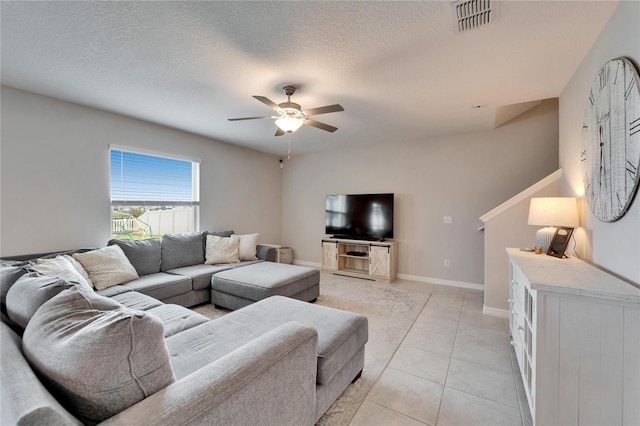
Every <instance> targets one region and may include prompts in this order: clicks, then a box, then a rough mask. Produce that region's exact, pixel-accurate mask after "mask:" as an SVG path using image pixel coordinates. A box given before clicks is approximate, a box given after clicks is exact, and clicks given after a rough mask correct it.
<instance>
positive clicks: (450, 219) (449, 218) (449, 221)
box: [442, 216, 453, 224]
mask: <svg viewBox="0 0 640 426" xmlns="http://www.w3.org/2000/svg"><path fill="white" fill-rule="evenodd" d="M442 222H443V223H447V224H449V223H453V219H452V217H451V216H445V217H444V218H443V219H442Z"/></svg>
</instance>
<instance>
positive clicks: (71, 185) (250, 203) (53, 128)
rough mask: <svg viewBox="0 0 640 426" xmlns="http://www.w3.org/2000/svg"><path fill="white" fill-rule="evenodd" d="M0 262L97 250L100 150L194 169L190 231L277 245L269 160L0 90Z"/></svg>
mask: <svg viewBox="0 0 640 426" xmlns="http://www.w3.org/2000/svg"><path fill="white" fill-rule="evenodd" d="M1 95H2V105H1V108H2V133H1V136H2V137H1V141H2V142H1V143H2V145H1V147H0V148H1V151H0V152H1V156H2V158H1V170H0V176H1V184H0V189H1V192H0V196H1V197H2V198H1V208H0V213H1V215H0V218H1V220H0V222H1V223H0V255H2V256H11V255H19V254H26V253H37V252H45V251H55V250H64V249H73V248H79V247H96V246H104V245H105V244H106V242H107V241H108V240H109V238H110V201H109V145H110V144H117V145H121V146H129V147H133V148H138V149H143V150H151V151H152V152H157V153H163V154H169V155H175V156H179V157H180V156H181V157H187V158H191V159H199V160H201V166H200V191H201V194H200V206H201V209H200V229H201V230H225V229H234V230H235V231H236V232H237V233H250V232H259V233H260V234H261V236H260V241H261V242H270V243H277V242H279V240H280V219H281V217H280V216H281V214H280V198H281V195H280V180H281V170H280V167H279V164H278V158H277V157H273V156H271V155H267V154H263V153H259V152H256V151H253V150H249V149H245V148H240V147H236V146H233V145H229V144H225V143H221V142H217V141H214V140H211V139H207V138H204V137H199V136H196V135H192V134H189V133H185V132H181V131H177V130H173V129H169V128H166V127H162V126H158V125H154V124H151V123H147V122H143V121H139V120H135V119H131V118H127V117H123V116H120V115H116V114H111V113H107V112H104V111H100V110H96V109H92V108H87V107H83V106H80V105H76V104H71V103H68V102H64V101H60V100H55V99H52V98H47V97H43V96H39V95H35V94H32V93H28V92H24V91H20V90H16V89H12V88H9V87H4V86H3V87H2V92H1Z"/></svg>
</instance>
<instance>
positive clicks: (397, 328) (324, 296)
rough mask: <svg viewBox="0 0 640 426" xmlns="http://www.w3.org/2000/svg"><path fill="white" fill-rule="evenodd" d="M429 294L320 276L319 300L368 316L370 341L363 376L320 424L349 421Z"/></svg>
mask: <svg viewBox="0 0 640 426" xmlns="http://www.w3.org/2000/svg"><path fill="white" fill-rule="evenodd" d="M429 297H430V295H429V294H425V293H413V292H408V291H405V290H401V289H396V288H393V284H392V285H389V284H379V283H376V282H373V281H368V280H361V279H355V278H348V277H341V276H336V275H330V274H322V275H321V279H320V297H319V298H318V301H317V302H316V303H318V304H319V305H323V306H331V307H333V308H338V309H342V310H345V311H351V312H356V313H359V314H362V315H365V316H366V317H367V318H368V319H369V341H368V342H367V346H366V349H365V361H364V371H363V372H362V377H361V378H360V380H358V381H357V382H356V383H354V384H352V385H351V386H349V387H348V388H347V389H346V390H345V392H344V393H343V394H342V395H341V396H340V397H339V398H338V399H337V400H336V402H334V403H333V405H332V406H331V407H330V408H329V410H327V412H326V413H325V414H324V416H322V418H321V419H320V420H319V421H318V425H321V426H334V425H335V426H342V425H348V424H349V422H350V421H351V419H352V418H353V416H354V415H355V414H356V411H358V408H359V407H360V404H362V402H363V401H364V399H365V397H366V396H367V394H368V393H369V391H370V390H371V388H372V387H373V384H374V383H375V382H376V380H377V379H378V377H379V376H380V374H381V373H382V371H383V370H384V368H385V367H386V365H387V364H388V363H389V360H390V359H391V357H392V356H393V354H394V353H395V351H396V349H397V348H398V346H399V345H400V342H402V339H403V338H404V336H405V335H406V334H407V332H408V331H409V328H411V325H412V324H413V322H414V321H415V319H416V318H417V316H418V314H419V313H420V311H421V310H422V308H423V307H424V305H425V304H426V303H427V301H428V300H429ZM195 310H196V311H197V312H199V313H201V314H203V315H205V316H207V317H208V318H218V317H220V316H222V315H224V314H226V313H228V312H229V311H227V310H224V309H215V308H214V307H213V305H210V304H208V305H202V306H198V307H196V308H195Z"/></svg>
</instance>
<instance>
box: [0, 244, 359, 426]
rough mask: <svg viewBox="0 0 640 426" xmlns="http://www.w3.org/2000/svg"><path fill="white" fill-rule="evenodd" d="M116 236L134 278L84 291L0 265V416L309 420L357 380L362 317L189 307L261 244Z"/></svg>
mask: <svg viewBox="0 0 640 426" xmlns="http://www.w3.org/2000/svg"><path fill="white" fill-rule="evenodd" d="M194 241H199V242H200V250H199V251H198V250H195V247H196V244H195V243H194ZM174 243H175V244H174ZM111 244H117V245H119V246H120V247H121V248H122V251H123V252H124V253H125V254H126V255H127V258H128V259H129V261H130V263H131V265H132V266H133V268H135V270H136V272H137V274H138V276H139V278H138V279H136V280H133V281H131V282H127V283H124V284H120V285H114V286H110V287H109V288H106V289H103V290H99V291H93V290H92V289H90V288H88V287H87V286H84V285H81V284H78V283H75V282H69V281H67V280H64V279H60V278H57V277H50V276H43V275H42V274H39V273H34V272H27V270H28V268H26V269H27V270H25V266H26V265H25V264H14V265H13V266H8V267H3V269H2V275H1V278H2V286H1V287H2V293H1V296H2V312H3V313H2V324H0V331H1V333H2V335H1V337H0V339H1V341H2V345H1V348H0V349H1V351H2V353H1V358H0V359H1V365H0V373H1V376H0V399H1V403H2V405H1V407H0V424H2V425H11V424H47V425H49V424H51V425H56V424H60V425H62V424H97V423H100V424H131V425H134V424H135V425H139V424H145V425H147V424H149V425H152V424H158V425H160V424H162V425H183V424H224V425H234V424H238V425H246V424H277V425H282V424H292V425H310V424H313V423H315V422H316V421H317V420H318V419H319V418H320V417H321V416H322V414H323V413H324V412H325V411H326V410H327V409H328V407H329V406H330V405H331V404H332V403H333V402H334V401H335V399H336V398H337V397H338V396H339V395H340V394H341V393H342V392H343V391H344V390H345V389H346V388H347V387H348V386H349V384H350V383H351V382H352V381H354V380H356V379H357V378H358V377H359V374H360V373H361V371H362V368H363V366H364V346H365V343H366V341H367V339H368V334H367V333H368V327H367V319H366V317H363V316H361V315H357V314H354V313H349V312H343V311H339V310H336V309H332V308H328V307H323V306H317V305H313V304H310V303H306V302H304V301H300V300H295V299H293V298H291V297H283V296H280V295H274V296H272V297H267V298H265V299H263V300H260V301H258V302H256V303H251V304H249V305H248V306H246V307H243V308H242V309H238V310H236V311H234V312H230V313H228V314H226V315H224V316H223V317H221V318H218V319H215V320H208V319H207V318H206V317H204V316H202V315H200V314H198V313H196V312H194V311H192V310H190V309H187V308H186V307H185V306H192V305H196V304H199V303H203V302H208V301H210V300H211V293H212V291H211V278H212V276H215V273H216V272H221V271H230V270H235V269H234V268H240V267H242V266H250V265H252V264H259V262H263V261H265V260H267V259H269V258H270V256H274V255H275V254H274V253H273V252H272V251H270V250H272V249H270V248H269V247H266V246H262V247H261V246H259V247H258V250H257V251H258V253H257V257H258V258H259V260H256V261H248V262H242V263H238V264H230V265H204V264H203V263H197V264H193V263H192V264H187V263H190V262H192V261H193V259H194V256H200V255H199V254H198V253H202V252H203V250H204V248H203V239H202V237H201V238H200V239H199V240H198V237H197V236H195V235H194V234H191V235H174V236H168V238H167V236H165V237H164V238H163V241H162V243H160V242H159V241H158V242H154V241H150V240H145V242H144V243H137V244H134V243H126V242H125V243H123V242H116V241H112V242H111ZM144 244H147V245H149V247H146V248H144V250H142V249H141V245H144ZM158 246H159V251H160V254H159V257H158V256H157V251H158ZM145 251H146V254H144V255H143V253H144V252H145ZM151 253H153V255H151ZM198 259H200V258H198ZM157 262H159V263H157ZM157 265H159V266H158V268H157V270H156V266H157ZM279 266H284V265H279ZM249 275H254V273H252V274H249ZM254 278H255V277H254ZM187 283H188V284H187ZM224 283H225V285H226V286H229V285H230V280H229V279H226V280H224ZM311 287H312V286H311ZM274 294H277V293H274ZM269 295H270V294H267V296H269ZM312 295H313V293H311V296H312ZM305 297H310V296H309V295H308V294H307V295H306V296H305ZM316 297H317V295H316ZM249 302H250V301H249ZM249 302H247V303H249Z"/></svg>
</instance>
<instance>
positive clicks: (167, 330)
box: [147, 304, 209, 337]
mask: <svg viewBox="0 0 640 426" xmlns="http://www.w3.org/2000/svg"><path fill="white" fill-rule="evenodd" d="M147 312H150V313H152V314H154V315H155V316H157V317H158V318H160V321H162V324H163V325H164V337H169V336H173V335H175V334H178V333H181V332H183V331H185V330H188V329H190V328H193V327H195V326H197V325H200V324H203V323H205V322H208V321H209V319H208V318H207V317H205V316H204V315H201V314H199V313H197V312H194V311H192V310H191V309H187V308H185V307H184V306H180V305H172V304H167V305H165V304H162V305H160V306H156V307H154V308H151V309H149V310H148V311H147Z"/></svg>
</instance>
